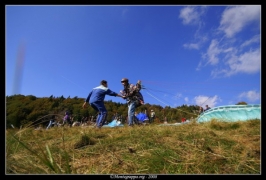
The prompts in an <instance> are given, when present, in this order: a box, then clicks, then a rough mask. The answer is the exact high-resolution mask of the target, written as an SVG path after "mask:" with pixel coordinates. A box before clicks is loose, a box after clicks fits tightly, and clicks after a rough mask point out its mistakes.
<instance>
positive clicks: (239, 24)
mask: <svg viewBox="0 0 266 180" xmlns="http://www.w3.org/2000/svg"><path fill="white" fill-rule="evenodd" d="M260 12H261V6H260V5H248V6H235V7H229V8H227V9H226V10H225V11H224V12H223V14H222V19H221V21H220V27H219V30H220V31H222V32H224V33H225V35H226V37H228V38H231V37H233V36H234V35H235V34H236V33H238V32H240V31H241V30H242V29H243V28H244V27H245V26H246V25H247V24H249V23H250V22H252V21H254V20H258V21H259V19H260Z"/></svg>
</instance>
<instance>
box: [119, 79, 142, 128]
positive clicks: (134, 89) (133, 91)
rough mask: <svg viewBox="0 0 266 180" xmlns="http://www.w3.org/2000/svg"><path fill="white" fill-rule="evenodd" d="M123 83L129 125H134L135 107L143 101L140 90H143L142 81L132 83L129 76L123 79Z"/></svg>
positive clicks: (122, 92)
mask: <svg viewBox="0 0 266 180" xmlns="http://www.w3.org/2000/svg"><path fill="white" fill-rule="evenodd" d="M121 83H122V85H123V86H124V90H122V91H120V93H121V94H122V95H123V96H124V97H123V98H124V99H126V101H127V104H128V126H133V123H134V119H135V109H136V107H138V106H139V105H140V104H139V103H143V101H140V100H143V97H142V95H141V93H140V92H139V91H140V90H141V81H140V80H138V82H137V84H136V85H134V84H130V83H129V82H128V79H127V78H123V79H122V80H121Z"/></svg>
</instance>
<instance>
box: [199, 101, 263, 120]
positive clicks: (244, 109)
mask: <svg viewBox="0 0 266 180" xmlns="http://www.w3.org/2000/svg"><path fill="white" fill-rule="evenodd" d="M212 119H216V120H221V121H228V122H235V121H246V120H251V119H261V105H260V104H253V105H227V106H218V107H214V108H211V109H209V110H208V111H205V112H204V113H202V114H201V115H200V116H199V117H198V119H197V122H206V121H210V120H212Z"/></svg>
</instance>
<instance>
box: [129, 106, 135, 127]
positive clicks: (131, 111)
mask: <svg viewBox="0 0 266 180" xmlns="http://www.w3.org/2000/svg"><path fill="white" fill-rule="evenodd" d="M135 109H136V104H135V102H134V101H132V102H130V103H129V104H128V125H129V126H133V122H134V116H135Z"/></svg>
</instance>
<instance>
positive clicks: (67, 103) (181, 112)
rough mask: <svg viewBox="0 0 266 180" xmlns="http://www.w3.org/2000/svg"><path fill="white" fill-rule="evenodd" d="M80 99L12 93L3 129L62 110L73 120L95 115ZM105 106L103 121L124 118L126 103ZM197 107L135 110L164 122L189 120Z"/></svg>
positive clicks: (44, 121)
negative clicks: (117, 116)
mask: <svg viewBox="0 0 266 180" xmlns="http://www.w3.org/2000/svg"><path fill="white" fill-rule="evenodd" d="M84 100H85V99H84V98H78V97H77V96H75V97H73V98H70V97H68V98H65V97H64V96H63V95H62V96H61V97H55V96H53V95H51V96H50V97H41V98H39V97H36V96H33V95H28V96H25V95H21V94H16V95H12V96H6V128H10V127H12V126H14V127H17V128H19V127H21V126H23V125H25V124H29V123H40V122H41V123H42V124H43V125H46V124H48V122H49V119H50V118H51V116H52V115H56V116H58V117H59V118H63V116H64V113H65V112H66V111H69V112H70V114H72V116H73V117H74V120H75V121H80V120H81V119H82V118H83V117H91V116H94V117H95V116H97V112H96V111H95V110H94V109H93V108H92V107H91V106H87V108H85V109H82V104H83V103H84ZM105 106H106V109H107V111H108V115H107V121H108V122H111V121H112V120H113V119H112V118H113V116H114V115H119V116H120V117H122V119H123V120H124V122H125V120H126V118H127V104H126V103H117V102H112V100H109V101H105ZM198 109H199V106H194V105H190V106H187V105H182V106H178V107H176V108H171V107H170V106H166V107H162V106H160V105H151V104H149V103H146V104H144V105H142V106H140V107H138V108H137V109H136V112H146V113H147V115H148V116H149V114H150V111H151V110H154V111H155V113H156V118H155V122H157V123H160V122H162V121H163V120H164V119H167V121H168V122H170V123H171V122H181V119H182V118H186V119H191V118H196V117H197V116H198Z"/></svg>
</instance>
